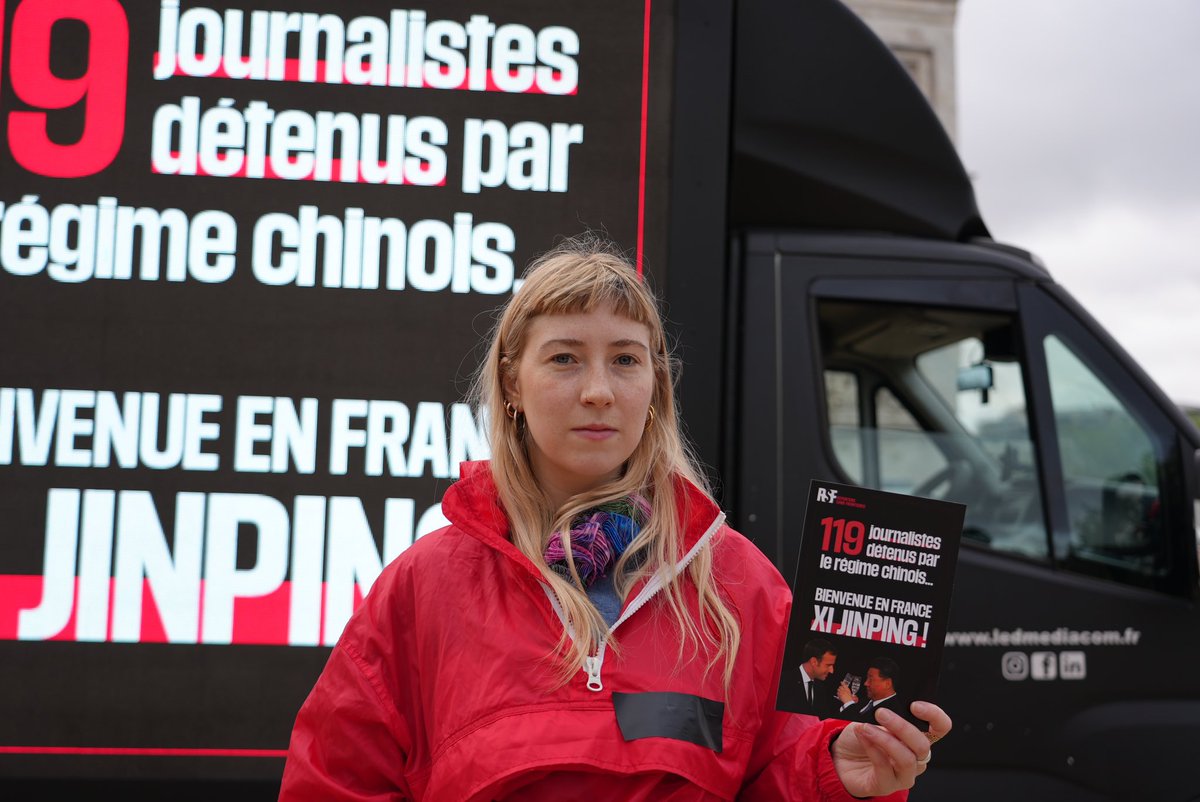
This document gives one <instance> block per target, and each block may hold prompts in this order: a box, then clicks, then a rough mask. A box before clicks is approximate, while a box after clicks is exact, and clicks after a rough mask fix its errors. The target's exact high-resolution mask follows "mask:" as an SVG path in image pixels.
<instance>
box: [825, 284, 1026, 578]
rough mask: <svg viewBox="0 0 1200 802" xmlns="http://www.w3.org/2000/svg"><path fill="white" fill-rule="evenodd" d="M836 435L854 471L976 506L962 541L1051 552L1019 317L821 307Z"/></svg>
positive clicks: (846, 467)
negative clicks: (1017, 331)
mask: <svg viewBox="0 0 1200 802" xmlns="http://www.w3.org/2000/svg"><path fill="white" fill-rule="evenodd" d="M820 316H821V322H822V328H821V330H822V342H821V347H822V354H823V357H824V360H825V365H824V367H825V371H824V377H825V398H826V403H827V406H828V414H829V438H830V439H829V442H830V445H831V447H832V450H833V453H834V457H835V459H836V461H837V463H838V465H839V466H840V467H841V469H842V470H843V471H844V473H845V475H846V478H847V479H848V480H849V481H851V482H853V483H856V484H861V485H864V486H868V487H877V488H880V489H882V490H890V491H894V492H899V493H907V494H911V495H918V496H928V497H932V498H940V499H946V500H948V501H956V502H959V503H961V504H965V505H966V506H967V512H966V522H965V525H964V537H966V538H967V539H969V540H973V541H975V542H977V543H980V544H983V545H986V546H989V547H990V548H993V549H997V550H1001V551H1007V552H1011V553H1015V554H1020V555H1023V556H1025V557H1030V558H1034V559H1047V558H1048V556H1049V555H1048V551H1049V549H1048V543H1049V538H1048V537H1047V532H1046V524H1045V516H1044V515H1043V508H1042V498H1041V492H1040V489H1039V484H1038V478H1037V476H1038V470H1037V468H1038V466H1037V455H1036V451H1035V449H1034V447H1033V443H1032V440H1031V438H1030V434H1029V419H1028V413H1027V410H1026V402H1025V382H1024V377H1023V374H1022V369H1021V363H1020V362H1019V360H1018V358H1017V354H1016V349H1015V343H1016V341H1017V338H1016V336H1015V331H1014V323H1013V321H1012V320H1011V319H1010V318H1009V317H1007V316H1005V315H1002V314H995V313H984V312H970V311H962V310H944V309H935V308H922V307H916V306H908V305H891V304H861V303H850V302H841V301H828V302H823V303H821V304H820Z"/></svg>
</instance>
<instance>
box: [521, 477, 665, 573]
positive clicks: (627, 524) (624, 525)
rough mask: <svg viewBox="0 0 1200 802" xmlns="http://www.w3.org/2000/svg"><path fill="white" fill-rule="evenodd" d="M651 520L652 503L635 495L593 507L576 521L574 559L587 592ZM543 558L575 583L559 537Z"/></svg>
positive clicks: (557, 571)
mask: <svg viewBox="0 0 1200 802" xmlns="http://www.w3.org/2000/svg"><path fill="white" fill-rule="evenodd" d="M649 518H650V502H648V501H647V500H646V499H644V498H642V497H641V496H639V495H636V494H634V495H631V496H626V497H625V498H622V499H618V500H616V501H610V502H608V503H606V504H601V505H599V506H598V507H593V508H592V509H590V510H587V511H586V512H583V513H580V514H579V515H577V516H576V517H575V520H574V521H572V523H571V531H570V540H571V557H572V558H574V560H575V570H576V571H577V572H578V573H579V578H580V579H581V580H582V581H583V586H584V587H585V588H587V587H590V586H591V584H592V583H593V582H595V581H596V579H597V578H599V577H601V576H604V575H605V574H606V573H608V570H609V569H610V568H611V567H612V566H614V565H616V562H617V560H618V559H620V557H621V555H622V554H624V553H625V549H627V548H629V544H630V543H632V542H633V539H634V538H635V537H637V536H638V532H640V531H641V530H642V526H643V525H645V523H646V521H647V520H649ZM543 557H544V558H545V560H546V564H547V565H549V566H550V570H551V571H553V572H554V573H556V574H558V575H559V576H561V577H562V578H563V579H565V580H567V581H568V582H570V581H572V579H571V569H570V568H569V567H568V566H567V553H566V550H565V549H564V548H563V538H562V536H561V535H560V534H559V533H557V532H555V533H554V536H553V537H551V538H550V543H549V545H547V546H546V551H545V553H544V554H543Z"/></svg>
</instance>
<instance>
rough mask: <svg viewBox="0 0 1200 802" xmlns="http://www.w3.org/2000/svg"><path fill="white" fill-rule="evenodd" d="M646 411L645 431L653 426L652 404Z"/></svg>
mask: <svg viewBox="0 0 1200 802" xmlns="http://www.w3.org/2000/svg"><path fill="white" fill-rule="evenodd" d="M646 413H647V414H646V431H650V430H651V429H653V428H654V405H653V404H651V405H650V408H649V409H648V410H646Z"/></svg>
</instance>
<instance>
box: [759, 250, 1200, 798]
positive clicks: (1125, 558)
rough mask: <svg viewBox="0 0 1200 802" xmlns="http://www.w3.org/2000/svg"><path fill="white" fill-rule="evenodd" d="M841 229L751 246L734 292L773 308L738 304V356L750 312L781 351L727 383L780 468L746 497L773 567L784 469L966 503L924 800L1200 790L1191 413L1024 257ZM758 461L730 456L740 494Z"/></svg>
mask: <svg viewBox="0 0 1200 802" xmlns="http://www.w3.org/2000/svg"><path fill="white" fill-rule="evenodd" d="M816 242H820V247H817V248H811V247H809V246H811V245H813V244H815V243H816ZM842 246H846V243H845V242H844V241H842V242H840V243H839V242H834V241H832V240H830V241H821V240H818V239H814V241H813V242H812V243H808V242H803V241H798V242H796V243H793V244H791V247H790V248H789V250H790V251H791V252H787V253H785V252H781V251H780V250H776V252H775V253H774V254H771V255H770V258H769V259H768V258H762V259H757V260H756V257H755V255H754V253H750V254H749V255H748V257H747V259H746V261H745V265H746V268H745V270H746V272H745V280H744V282H743V287H744V303H743V307H742V308H743V309H747V308H752V307H750V304H751V303H753V298H754V296H755V295H756V294H759V293H764V292H767V291H768V289H769V290H770V291H771V292H773V293H774V303H773V304H772V308H773V309H774V315H771V316H767V318H768V320H767V321H766V322H763V321H757V322H754V323H752V322H751V321H750V320H749V319H747V327H746V332H747V334H746V337H745V342H744V343H743V354H744V364H746V365H750V364H752V363H753V362H754V359H755V358H757V359H759V360H760V361H762V360H763V359H764V357H763V356H762V355H761V354H760V355H759V356H758V357H752V356H749V351H750V350H752V346H751V345H750V343H751V340H752V338H753V336H754V335H753V332H754V331H755V327H756V326H757V327H758V331H760V332H761V333H763V334H766V333H768V330H770V332H771V336H770V337H769V341H770V342H772V343H773V347H772V348H771V349H763V350H765V351H766V352H767V356H766V357H765V359H766V360H767V361H769V362H771V363H772V364H773V365H775V367H776V369H775V370H774V371H772V373H773V374H774V379H773V381H771V382H770V383H769V386H768V385H766V384H763V385H755V380H754V379H752V378H748V380H747V381H746V382H745V383H744V384H745V386H747V387H748V388H752V389H754V390H755V391H756V392H757V393H758V397H759V398H760V399H773V400H774V404H773V405H769V407H768V408H770V406H773V407H774V408H775V410H776V415H774V416H773V417H774V420H775V422H776V423H777V426H776V427H775V428H774V431H775V433H776V435H777V437H776V440H775V442H776V443H777V444H778V446H777V450H776V451H775V454H776V459H777V462H778V466H779V472H778V475H779V476H780V477H783V479H782V480H781V481H782V484H781V485H780V486H779V487H778V488H777V490H778V495H774V494H770V495H771V496H772V498H774V499H775V501H777V502H779V503H776V504H774V505H763V506H773V509H771V510H767V511H766V512H767V513H768V514H767V515H766V516H765V517H766V519H767V520H774V521H777V522H778V529H776V532H777V533H778V534H779V538H778V540H779V543H780V545H781V546H782V548H781V549H780V550H779V551H778V552H777V554H778V557H777V559H779V560H780V564H781V567H782V568H783V570H784V571H785V573H787V571H788V570H790V568H791V566H793V564H794V560H795V554H796V549H797V548H798V530H797V529H796V528H795V527H796V526H797V525H798V521H799V518H800V516H801V515H802V514H803V510H802V509H801V510H795V511H790V508H789V507H788V505H787V503H786V502H782V501H781V500H782V499H784V498H786V494H785V493H784V492H782V491H783V488H784V486H786V483H787V482H793V483H804V484H805V485H806V484H807V479H808V478H812V477H819V478H829V479H833V480H836V481H843V482H848V483H852V484H860V485H865V486H870V487H876V488H880V489H883V490H890V491H895V492H900V493H908V494H913V495H921V496H929V497H934V498H942V499H948V500H952V501H956V502H959V503H963V504H965V505H966V507H967V512H966V522H965V526H964V541H963V543H964V545H963V548H962V552H961V556H960V559H959V571H958V576H957V581H956V584H955V592H954V608H953V613H952V616H951V626H950V629H951V633H950V635H949V636H948V639H947V650H946V657H945V665H944V666H943V673H942V686H941V688H940V690H939V694H940V699H939V701H940V702H941V703H942V704H943V706H944V707H945V708H946V709H947V710H948V711H949V712H950V713H951V715H952V716H953V717H954V719H955V732H954V733H953V736H952V737H951V738H949V739H947V741H946V742H944V743H943V744H939V745H938V749H937V755H938V763H939V771H935V772H931V773H930V775H929V776H928V777H927V778H925V779H923V780H922V786H921V788H922V798H924V799H934V798H942V797H943V796H945V797H946V798H952V797H955V795H959V794H961V792H962V791H964V790H970V791H971V793H972V797H973V798H974V797H979V794H980V792H981V791H983V792H984V797H985V798H993V795H994V797H995V798H1006V799H1007V798H1011V796H1012V795H1013V794H1014V793H1025V794H1031V795H1034V798H1055V799H1107V798H1112V796H1111V795H1114V794H1115V796H1116V798H1145V799H1191V798H1193V797H1194V796H1195V795H1197V794H1200V768H1198V767H1197V766H1196V764H1195V760H1194V756H1195V754H1196V750H1197V748H1198V744H1200V689H1198V688H1197V687H1196V685H1195V684H1194V682H1193V681H1192V680H1191V675H1192V674H1193V673H1194V672H1193V670H1192V667H1193V666H1194V665H1195V663H1196V661H1197V659H1200V616H1198V615H1197V612H1196V608H1195V598H1196V593H1195V591H1196V537H1195V530H1194V523H1193V516H1192V497H1193V495H1194V490H1193V488H1195V486H1196V482H1195V476H1194V467H1193V466H1194V455H1195V450H1196V447H1197V444H1196V440H1195V432H1194V429H1192V428H1191V427H1190V426H1188V425H1187V424H1186V423H1184V424H1181V423H1180V421H1181V420H1182V416H1181V415H1179V416H1176V415H1174V414H1173V413H1172V410H1171V409H1170V408H1169V406H1166V405H1164V403H1163V399H1162V398H1161V394H1158V393H1156V391H1155V390H1154V388H1153V387H1152V386H1146V385H1147V384H1148V380H1145V379H1144V376H1142V375H1141V374H1140V370H1139V369H1137V368H1136V366H1134V365H1132V364H1131V363H1130V362H1129V360H1128V357H1126V356H1125V355H1124V354H1122V353H1121V352H1120V350H1119V349H1118V348H1116V346H1115V345H1114V344H1112V343H1111V340H1110V339H1109V338H1108V337H1107V335H1106V334H1104V333H1103V331H1102V330H1100V329H1099V327H1098V325H1097V324H1095V323H1094V322H1093V321H1091V320H1090V318H1088V317H1087V315H1086V313H1084V312H1083V311H1082V310H1080V309H1079V308H1078V306H1077V305H1076V304H1075V303H1074V302H1073V301H1072V300H1071V299H1070V298H1069V297H1068V296H1066V294H1065V292H1063V291H1062V290H1061V288H1058V287H1057V286H1055V285H1053V283H1052V282H1050V281H1049V280H1048V277H1046V276H1044V274H1043V275H1042V276H1041V277H1039V276H1038V273H1039V272H1040V271H1039V270H1038V269H1036V268H1034V266H1032V265H1029V264H1028V263H1026V265H1025V267H1021V266H1019V265H1014V264H1009V263H1011V262H1014V261H1015V260H1013V259H1012V258H1011V257H1009V256H1008V255H1004V258H1000V255H997V258H996V259H994V260H991V261H992V263H991V264H989V263H988V261H989V260H988V259H986V258H981V254H980V253H979V251H981V250H982V249H978V248H964V249H963V253H962V254H961V255H960V258H958V259H954V258H951V255H950V254H951V251H950V250H948V249H946V248H944V247H942V245H941V244H939V245H938V246H937V247H936V248H933V249H932V250H931V251H930V252H929V253H927V254H925V257H924V258H919V255H918V254H917V253H916V252H915V251H914V252H912V253H908V252H905V253H903V255H902V258H897V257H895V256H882V255H871V254H870V253H867V254H866V255H864V254H862V253H857V254H851V253H837V251H838V250H839V248H841V247H842ZM846 247H847V248H849V246H846ZM951 247H952V248H954V247H958V246H951ZM872 250H875V251H876V252H877V253H878V249H877V248H872ZM806 251H807V252H806ZM763 256H764V257H765V256H766V254H763ZM1009 268H1012V269H1009ZM760 303H761V302H760ZM764 342H765V341H764ZM793 366H808V370H800V371H793V370H792V368H793ZM746 403H749V399H748V398H747V397H746V396H745V395H743V404H746ZM742 417H743V419H753V418H755V417H758V418H764V419H765V418H771V417H772V416H769V415H760V416H754V415H749V414H747V413H746V411H745V410H743V414H742ZM755 427H757V428H760V429H761V428H763V424H762V423H758V424H753V423H746V424H744V432H745V433H746V434H747V435H749V436H748V438H747V442H749V443H755V442H758V443H765V440H763V439H762V435H761V434H760V435H759V439H758V440H755V439H754V437H753V431H754V429H755ZM749 462H750V461H749V460H746V459H745V456H743V464H747V466H748V463H749ZM764 476H765V474H762V475H758V476H757V478H756V475H755V469H753V468H750V467H747V468H746V471H745V473H744V474H743V477H742V478H743V482H742V484H741V485H740V488H741V494H740V495H739V496H738V501H739V503H740V504H742V505H744V506H745V507H746V510H747V512H748V513H749V515H750V516H754V517H757V516H756V515H755V513H756V512H757V511H758V509H759V503H758V502H760V501H761V500H762V499H761V498H760V496H762V495H763V494H762V485H763V484H764ZM756 494H757V495H756ZM748 528H749V529H751V530H752V531H753V530H754V529H755V527H754V525H753V524H750V525H749V526H748ZM755 536H756V540H757V541H758V542H759V543H760V545H765V546H766V550H768V553H770V546H771V545H772V544H771V538H770V537H769V536H768V535H767V533H766V532H763V531H761V530H759V531H758V532H756V534H755ZM968 767H970V768H969V769H968ZM1164 767H1169V768H1166V769H1164Z"/></svg>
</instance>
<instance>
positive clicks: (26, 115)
mask: <svg viewBox="0 0 1200 802" xmlns="http://www.w3.org/2000/svg"><path fill="white" fill-rule="evenodd" d="M59 20H78V21H80V22H82V23H83V24H84V25H86V26H87V29H88V65H87V72H85V73H84V74H83V75H82V76H80V77H79V78H73V79H65V78H59V77H58V76H57V75H55V74H54V73H52V72H51V71H50V34H51V29H52V28H53V27H54V23H56V22H58V21H59ZM128 60H129V21H128V20H127V19H126V17H125V10H124V9H123V8H121V5H120V3H118V2H117V0H25V2H24V3H21V5H19V6H18V7H17V10H16V13H15V14H14V15H13V24H12V51H11V56H10V62H9V64H10V67H9V74H10V77H11V80H12V87H13V92H15V93H16V95H17V97H19V98H20V99H21V100H23V101H24V102H25V103H28V104H29V105H30V106H34V107H36V108H39V109H65V108H67V107H68V106H73V105H75V104H76V103H78V102H80V101H81V100H82V101H83V102H84V103H85V104H86V105H85V108H84V124H83V134H82V135H81V136H80V137H79V141H78V142H75V143H73V144H69V145H60V144H58V143H56V142H52V141H50V137H49V136H48V134H47V132H46V121H47V117H48V115H47V114H46V113H45V112H44V111H14V112H13V113H12V114H10V115H9V122H8V140H9V147H10V148H11V149H12V154H13V158H14V159H16V161H17V163H18V164H20V165H21V166H22V167H24V168H25V169H26V170H29V171H30V172H34V173H40V174H41V175H46V176H53V177H55V178H78V177H80V176H85V175H92V174H93V173H98V172H100V171H101V170H103V169H104V168H105V167H107V166H108V165H109V164H111V163H112V160H113V159H114V158H116V156H117V151H118V150H119V149H120V147H121V138H122V137H123V136H124V134H125V89H126V82H127V76H126V69H127V64H128Z"/></svg>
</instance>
